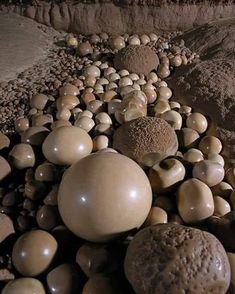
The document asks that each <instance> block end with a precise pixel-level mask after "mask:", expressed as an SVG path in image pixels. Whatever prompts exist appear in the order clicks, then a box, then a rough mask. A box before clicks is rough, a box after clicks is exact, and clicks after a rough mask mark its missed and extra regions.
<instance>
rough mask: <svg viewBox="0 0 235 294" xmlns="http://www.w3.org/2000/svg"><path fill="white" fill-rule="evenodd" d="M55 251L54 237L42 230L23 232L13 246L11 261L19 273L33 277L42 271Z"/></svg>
mask: <svg viewBox="0 0 235 294" xmlns="http://www.w3.org/2000/svg"><path fill="white" fill-rule="evenodd" d="M56 251H57V242H56V240H55V239H54V237H53V236H52V235H51V234H49V233H47V232H45V231H42V230H35V231H30V232H27V233H24V234H23V235H22V236H20V237H19V239H17V241H16V242H15V244H14V246H13V251H12V262H13V265H14V266H15V268H16V269H17V271H18V272H19V273H21V274H22V275H24V276H28V277H34V276H37V275H39V274H41V273H42V272H44V271H45V270H46V269H47V268H48V267H49V265H50V264H51V262H52V260H53V258H54V257H55V254H56Z"/></svg>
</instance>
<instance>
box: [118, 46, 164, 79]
mask: <svg viewBox="0 0 235 294" xmlns="http://www.w3.org/2000/svg"><path fill="white" fill-rule="evenodd" d="M114 65H115V67H116V68H117V69H120V70H121V69H127V70H128V71H129V72H132V73H137V74H144V75H147V74H148V73H150V72H151V71H152V70H156V69H157V67H158V65H159V59H158V56H157V54H156V53H155V52H154V51H153V50H152V49H151V48H150V47H148V46H144V45H141V46H134V45H130V46H127V47H125V48H123V49H121V50H119V51H118V53H116V55H115V57H114Z"/></svg>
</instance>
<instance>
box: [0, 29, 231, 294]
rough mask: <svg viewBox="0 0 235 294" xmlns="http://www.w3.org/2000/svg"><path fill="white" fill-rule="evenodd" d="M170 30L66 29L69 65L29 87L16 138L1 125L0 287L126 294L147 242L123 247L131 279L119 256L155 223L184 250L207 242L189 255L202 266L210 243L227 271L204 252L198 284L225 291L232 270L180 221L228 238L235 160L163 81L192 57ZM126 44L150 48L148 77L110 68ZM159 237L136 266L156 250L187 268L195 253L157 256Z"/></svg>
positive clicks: (7, 292) (64, 53)
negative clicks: (221, 231) (152, 62)
mask: <svg viewBox="0 0 235 294" xmlns="http://www.w3.org/2000/svg"><path fill="white" fill-rule="evenodd" d="M173 36H174V34H169V35H168V36H161V37H158V36H157V35H155V34H149V35H141V36H139V35H132V36H131V35H127V34H125V35H123V36H118V37H114V38H110V37H109V36H108V35H107V34H105V33H102V34H100V35H92V36H89V37H84V36H77V37H76V36H74V35H71V34H70V35H68V36H67V37H66V44H67V46H66V47H65V48H64V49H63V50H61V51H60V52H59V53H57V54H58V55H57V56H59V60H58V64H59V66H61V64H63V66H64V68H67V69H68V71H69V70H70V74H68V71H66V70H64V72H65V73H66V75H65V76H63V77H62V73H61V71H60V73H59V74H58V83H57V84H56V86H54V83H55V80H54V78H53V77H56V76H57V73H56V69H58V67H54V68H53V67H52V68H51V70H52V71H53V75H54V76H53V77H51V79H50V83H52V84H53V85H52V84H50V86H49V87H48V88H47V89H43V88H41V89H40V91H38V92H37V91H35V89H36V88H34V89H33V90H32V92H30V94H29V96H27V97H29V98H30V101H29V105H30V106H29V110H28V112H27V114H26V113H25V115H24V114H23V113H18V114H17V116H18V117H17V119H16V120H15V122H14V128H15V132H16V133H15V134H14V137H8V136H6V134H4V132H1V133H0V222H1V226H0V249H1V250H0V252H1V253H0V281H3V282H4V289H3V291H2V293H3V294H14V293H19V292H17V291H21V292H22V293H25V294H28V293H35V294H44V293H46V291H47V292H48V293H51V294H53V293H60V294H62V293H66V294H70V293H83V294H88V293H94V294H101V293H107V294H108V293H132V291H133V290H132V287H133V289H135V290H136V289H139V284H141V285H144V282H145V281H144V280H143V281H140V280H139V273H138V268H137V269H133V268H134V266H133V264H135V260H133V258H134V257H135V256H142V255H141V252H142V251H141V250H142V249H143V248H142V249H141V246H139V244H140V243H139V241H138V238H137V237H136V238H137V239H136V240H137V241H136V243H135V242H134V243H132V242H133V241H131V244H132V245H130V249H128V252H131V253H130V254H131V257H130V256H129V257H128V256H127V257H126V258H127V259H126V260H127V261H126V262H125V273H126V274H127V277H125V273H124V271H123V264H124V258H125V255H126V251H127V247H128V245H129V243H130V240H132V239H133V238H134V239H133V240H134V241H135V235H136V233H137V232H138V231H139V230H140V229H143V228H148V237H149V238H150V240H154V238H152V237H151V236H154V234H155V231H157V230H160V231H161V234H162V238H169V240H174V238H179V242H186V243H184V245H182V246H183V247H185V248H190V250H191V251H192V252H194V251H195V252H197V250H194V249H195V247H193V246H195V245H194V244H193V242H192V243H190V241H189V240H190V239H193V238H196V239H195V240H196V244H197V245H196V246H199V245H200V244H204V246H207V247H206V248H207V249H205V251H204V249H203V248H202V249H201V251H200V252H201V253H200V255H199V256H198V257H197V261H198V263H199V264H200V259H203V258H205V252H206V250H210V248H212V249H213V254H215V256H217V257H218V259H219V260H220V261H221V264H224V267H223V268H224V271H226V272H224V273H223V272H222V273H221V272H218V263H216V261H214V259H213V257H212V259H211V260H212V261H211V260H210V261H208V264H210V267H208V268H207V271H206V272H205V273H204V272H203V274H202V273H201V272H200V269H198V271H199V274H198V276H197V277H200V279H202V278H204V277H205V279H206V278H210V280H211V277H215V276H216V278H215V279H214V278H213V279H212V282H211V281H210V285H208V283H207V282H206V281H204V282H203V283H202V284H203V285H206V286H205V287H207V290H208V291H211V293H226V291H227V289H228V287H229V283H230V268H229V265H228V258H227V255H226V253H225V251H224V249H223V247H222V246H221V244H220V243H219V241H218V240H216V241H215V238H214V237H213V238H214V239H213V238H212V237H210V235H209V234H203V233H202V232H201V231H199V230H196V229H195V228H190V229H189V228H187V227H185V226H190V227H197V228H201V229H206V230H210V231H213V228H214V227H215V226H213V223H214V222H215V221H217V223H216V224H217V225H218V220H219V221H221V223H220V224H219V225H220V227H221V228H223V225H224V227H225V232H226V234H227V235H226V238H229V234H231V235H233V232H234V230H233V227H231V226H229V227H228V222H230V223H232V221H233V220H234V217H233V215H234V214H233V210H234V209H235V190H234V189H235V169H234V168H230V167H229V162H225V160H224V158H223V156H222V155H221V151H222V148H223V146H222V143H221V141H220V140H219V139H218V138H217V137H216V136H215V135H214V134H213V132H212V130H211V129H212V128H211V122H210V119H209V118H208V117H206V116H205V115H203V114H201V113H199V112H197V111H195V110H194V109H192V108H191V107H189V106H187V105H181V104H180V103H178V102H176V100H177V97H174V91H173V90H174V89H170V88H169V87H168V85H167V81H165V80H164V79H165V78H167V77H168V76H169V75H170V74H171V72H173V71H174V70H176V68H177V67H178V66H184V65H185V64H187V63H190V62H193V60H194V58H197V57H198V56H196V54H195V53H191V52H190V50H189V49H187V48H186V47H185V46H184V42H183V40H182V41H181V42H180V43H179V44H172V43H171V41H170V40H171V38H172V37H173ZM128 46H141V48H142V47H145V46H148V48H151V49H152V51H153V53H154V54H155V55H156V56H157V58H158V60H159V65H158V64H156V66H155V68H154V69H151V70H150V72H149V73H146V74H145V75H144V74H143V73H136V72H129V71H128V70H127V69H125V68H123V69H120V70H118V69H117V68H115V65H114V58H115V56H116V54H118V52H119V50H123V48H128ZM145 58H147V57H146V56H145ZM142 62H144V61H143V60H142ZM71 64H72V65H71ZM140 66H141V64H140ZM17 83H18V82H17ZM17 83H16V85H17ZM5 89H8V85H7V86H5ZM4 91H5V90H4ZM4 93H5V92H4ZM222 222H223V223H222ZM165 223H168V226H166V230H168V231H167V232H168V233H167V234H164V232H163V231H164V230H165V229H164V228H165V227H162V224H165ZM230 223H229V225H230ZM2 224H3V225H2ZM181 225H184V227H183V226H181ZM159 227H161V229H158V228H159ZM169 227H170V229H169ZM171 227H172V232H174V231H177V234H179V235H180V234H181V233H180V232H181V231H183V232H184V234H185V236H186V237H185V240H183V239H181V238H180V237H179V236H178V237H177V236H174V234H173V233H171ZM175 227H177V228H176V229H175ZM216 228H217V227H216ZM145 230H146V229H145ZM162 230H163V231H162ZM141 232H142V231H141ZM141 232H140V233H141ZM146 232H147V231H146ZM140 233H138V234H140ZM138 234H137V236H138ZM217 235H218V234H217ZM188 236H192V238H188ZM219 238H220V241H221V242H222V244H223V245H224V246H225V249H226V250H227V251H228V250H229V253H228V257H229V261H230V266H231V268H232V276H231V285H232V286H233V284H234V280H235V277H234V273H235V270H234V267H235V255H234V253H233V252H234V251H235V246H234V244H235V242H233V243H232V242H230V243H229V245H231V244H233V246H228V247H226V244H228V243H226V242H227V241H226V242H225V241H224V237H223V236H222V237H221V236H219ZM111 240H112V241H113V242H109V241H111ZM177 240H178V239H177ZM140 242H143V240H140ZM162 242H163V244H165V241H164V240H163V241H162ZM166 242H168V241H167V240H166ZM216 242H218V245H215V244H217V243H216ZM133 244H134V245H133ZM135 244H137V245H136V246H135ZM198 244H199V245H198ZM145 246H147V247H148V248H149V250H150V252H153V251H154V248H150V247H149V246H150V244H149V245H145ZM154 246H157V245H155V244H154ZM159 246H160V245H159ZM164 246H165V245H164ZM164 246H163V247H161V246H160V247H159V248H158V249H157V251H156V254H157V256H155V257H154V258H152V257H151V258H146V259H143V260H141V263H142V265H141V266H142V267H143V272H144V273H146V272H145V269H144V267H145V266H146V269H147V268H152V269H153V268H156V267H157V266H158V265H156V264H153V263H154V260H158V259H161V263H162V264H165V265H166V266H167V265H168V264H167V263H168V262H169V263H170V264H171V268H172V267H173V263H172V259H171V258H172V256H173V255H174V258H176V259H177V258H178V259H179V256H180V258H182V261H181V262H180V265H181V266H182V268H184V267H186V268H187V271H190V270H189V268H188V267H189V266H190V267H191V264H190V262H191V260H190V258H191V257H190V256H191V255H190V254H191V253H190V254H188V256H187V258H185V260H184V259H183V257H182V256H181V255H182V254H183V252H180V254H181V255H180V254H179V255H178V253H177V250H176V251H174V254H173V255H172V254H170V255H169V256H167V258H166V259H164V254H165V252H164V250H165V249H164V248H165V247H164ZM174 246H175V244H173V245H172V247H174ZM133 248H134V249H133ZM216 248H219V250H218V252H215V250H216ZM187 250H189V249H187ZM191 251H190V252H191ZM139 252H140V254H139ZM172 252H173V251H172ZM195 254H196V253H195ZM216 254H217V255H216ZM133 256H134V257H133ZM146 256H147V253H146ZM208 256H209V255H208ZM135 258H136V257H135ZM208 258H209V257H208ZM194 259H195V256H194V257H193V260H194ZM214 263H215V264H214ZM128 264H130V268H129V265H128ZM213 266H214V267H213ZM157 270H159V268H158V269H157ZM162 271H163V269H162ZM172 272H174V274H175V275H176V276H177V277H178V278H179V277H181V275H182V277H183V275H184V273H183V272H182V271H181V270H177V268H172ZM214 272H215V274H214ZM213 274H214V275H213ZM147 276H149V273H148V274H147ZM217 276H218V277H217ZM137 277H138V281H137V280H136V278H137ZM145 277H146V275H143V279H144V278H145ZM127 279H128V280H129V282H130V283H131V285H130V284H129V283H128V281H127ZM149 279H150V280H151V279H152V276H151V277H149ZM167 279H168V278H167V277H164V278H162V280H163V281H164V280H167ZM192 279H193V276H192V275H190V274H188V275H187V278H186V280H184V281H183V282H182V279H181V278H179V279H178V280H179V281H181V282H182V284H183V285H184V290H185V291H189V290H191V288H190V287H191V286H192V285H194V284H191V281H192ZM198 279H199V278H198ZM162 280H161V279H160V278H159V279H157V282H156V283H155V284H154V285H153V284H151V287H152V286H153V287H154V288H153V289H151V291H152V292H156V291H157V289H164V285H163V284H162ZM135 281H136V282H135ZM7 282H9V283H7ZM181 282H180V283H181ZM135 283H136V284H135ZM137 283H138V285H137ZM158 283H159V284H158ZM198 283H200V281H198ZM187 285H191V286H190V287H189V288H187V287H188V286H187ZM131 286H132V287H131ZM178 286H179V285H178ZM175 287H176V288H175V289H178V288H177V285H175ZM195 287H196V286H195ZM218 287H219V288H218ZM19 289H20V290H19ZM218 289H219V291H220V292H218ZM136 291H137V290H136ZM213 291H214V292H213ZM216 291H217V292H216ZM136 293H146V294H147V293H149V292H148V291H146V292H143V289H141V290H140V292H138V291H137V292H136ZM159 293H164V292H159ZM168 293H175V292H168Z"/></svg>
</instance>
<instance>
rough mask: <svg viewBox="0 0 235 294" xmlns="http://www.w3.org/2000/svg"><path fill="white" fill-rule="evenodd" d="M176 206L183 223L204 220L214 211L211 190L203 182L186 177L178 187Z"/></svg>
mask: <svg viewBox="0 0 235 294" xmlns="http://www.w3.org/2000/svg"><path fill="white" fill-rule="evenodd" d="M177 207H178V211H179V214H180V216H181V217H182V219H183V220H184V222H185V223H189V224H190V223H197V222H201V221H204V220H205V219H207V218H209V217H210V216H212V214H213V212H214V201H213V196H212V192H211V190H210V188H209V187H208V186H207V185H206V184H205V183H204V182H202V181H200V180H198V179H195V178H191V179H188V180H186V181H184V182H183V183H182V184H181V185H180V187H179V189H178V197H177Z"/></svg>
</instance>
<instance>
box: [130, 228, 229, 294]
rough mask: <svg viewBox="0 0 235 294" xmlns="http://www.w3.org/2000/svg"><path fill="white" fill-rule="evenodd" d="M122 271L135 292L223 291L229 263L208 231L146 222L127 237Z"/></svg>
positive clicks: (222, 249) (144, 293) (169, 293)
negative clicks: (132, 237)
mask: <svg viewBox="0 0 235 294" xmlns="http://www.w3.org/2000/svg"><path fill="white" fill-rule="evenodd" d="M124 267H125V274H126V277H127V279H128V280H129V282H130V283H131V285H132V287H133V289H134V291H135V293H137V294H149V293H158V294H165V293H168V294H178V293H179V291H180V293H213V294H215V293H216V294H224V293H226V291H227V289H228V287H229V284H230V265H229V262H228V258H227V255H226V252H225V250H224V248H223V246H222V245H221V243H220V242H219V241H218V240H217V239H216V238H215V237H214V236H213V235H212V234H210V233H207V232H203V231H201V230H198V229H194V228H190V227H185V226H181V225H178V224H173V223H169V224H161V225H155V226H150V227H148V228H146V229H143V230H142V231H140V232H139V233H138V234H137V235H136V236H135V237H134V239H133V240H132V241H131V243H130V245H129V247H128V249H127V254H126V258H125V264H124Z"/></svg>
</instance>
